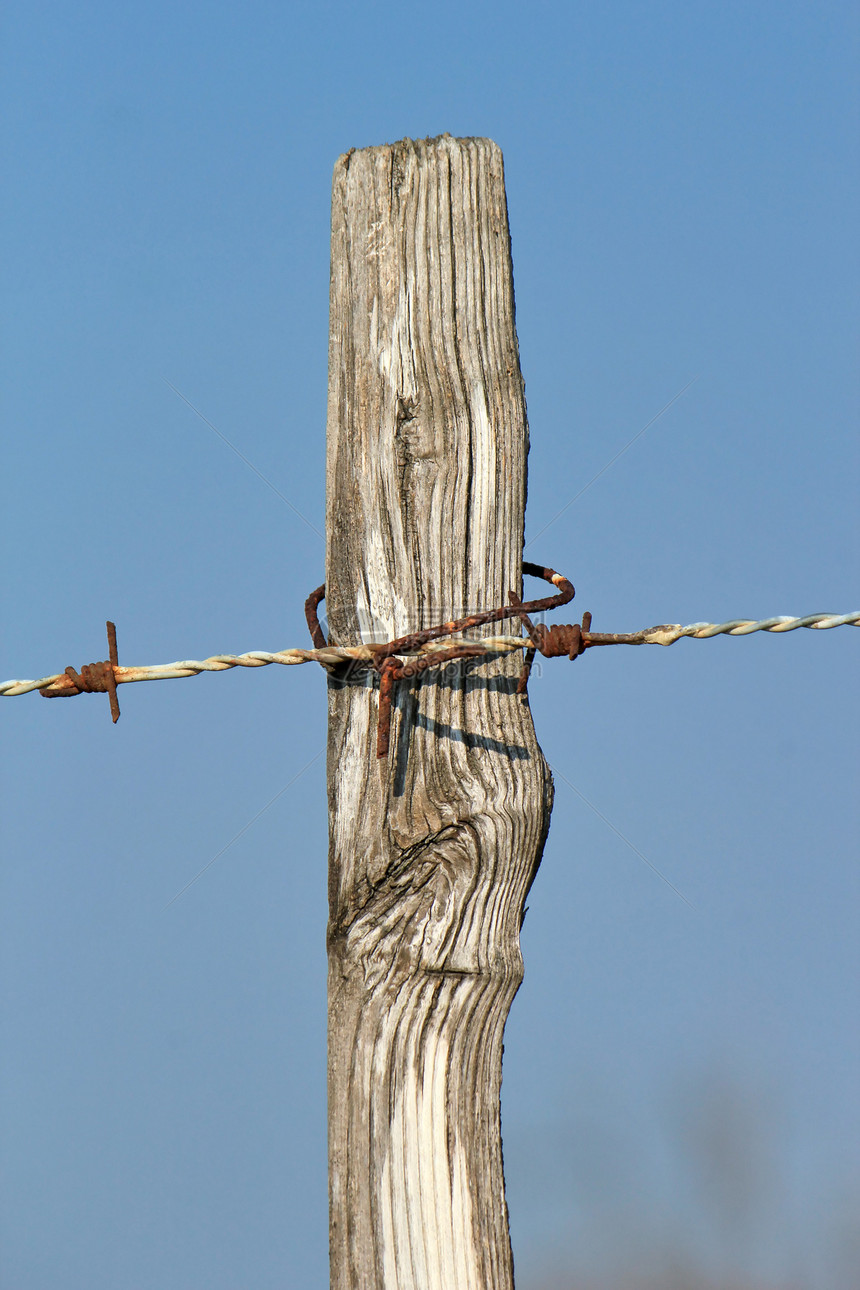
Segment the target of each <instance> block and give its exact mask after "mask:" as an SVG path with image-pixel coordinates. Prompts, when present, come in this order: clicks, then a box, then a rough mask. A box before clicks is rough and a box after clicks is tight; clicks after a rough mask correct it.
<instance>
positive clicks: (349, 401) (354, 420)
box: [326, 135, 552, 1290]
mask: <svg viewBox="0 0 860 1290" xmlns="http://www.w3.org/2000/svg"><path fill="white" fill-rule="evenodd" d="M527 451H528V430H527V425H526V414H525V401H524V396H523V382H522V377H521V374H520V368H519V356H518V349H517V339H516V331H515V327H514V295H513V280H512V271H511V259H510V241H509V234H508V221H507V209H506V202H505V190H504V176H503V166H502V156H501V153H500V151H499V149H498V148H497V147H496V145H495V144H493V143H492V142H490V141H489V140H486V139H452V138H450V137H449V136H447V135H446V136H443V137H442V138H439V139H430V140H422V141H418V142H413V141H412V140H408V139H407V140H404V141H402V142H400V143H397V144H393V145H391V146H386V147H379V148H368V149H365V150H362V151H357V152H350V153H348V154H346V155H345V156H343V157H341V158H340V159H339V161H338V162H337V165H336V166H335V172H334V184H333V199H332V273H331V339H330V353H329V404H328V461H327V545H328V550H327V571H326V584H327V600H326V606H327V612H328V619H329V629H330V634H331V639H332V640H333V641H334V642H336V643H340V644H346V643H354V642H356V641H358V640H359V639H361V640H364V641H368V640H374V639H375V640H386V639H391V638H392V637H394V636H399V635H401V634H403V633H405V632H408V631H411V630H415V629H416V628H419V627H426V626H430V625H432V624H434V623H436V622H441V621H444V620H446V619H448V618H452V617H455V616H458V615H461V614H464V613H468V612H471V611H473V610H477V609H483V608H491V607H492V606H494V605H496V604H500V603H502V601H503V600H504V599H505V597H506V596H507V592H508V590H509V588H513V589H514V590H516V591H520V590H521V576H520V563H521V557H522V541H523V522H524V508H525V496H526V456H527ZM489 630H498V629H497V628H492V629H489ZM519 666H520V661H519V658H518V657H516V656H514V657H508V658H506V659H497V660H494V661H492V662H483V661H479V662H475V663H468V664H464V663H462V662H458V663H456V664H454V665H452V666H449V668H448V669H446V671H445V672H441V671H440V672H437V671H433V670H431V671H428V672H425V673H424V674H423V676H422V677H420V678H418V679H415V680H412V681H405V680H404V681H400V682H399V683H398V685H397V692H396V700H395V707H394V713H393V726H392V751H391V755H390V756H389V757H388V758H387V759H385V760H377V759H376V757H375V755H374V743H375V730H376V711H377V703H378V687H376V686H375V685H374V684H373V681H372V680H371V679H370V678H368V676H367V675H366V674H364V675H363V676H358V677H355V678H352V679H350V678H347V679H346V680H340V681H339V680H332V681H331V682H330V685H329V747H328V792H329V820H330V867H329V897H330V921H329V929H328V949H329V1071H328V1079H329V1162H330V1221H331V1284H332V1286H333V1287H336V1288H337V1290H373V1288H375V1287H383V1286H384V1287H386V1290H412V1288H415V1290H496V1288H499V1290H502V1288H505V1287H511V1286H512V1285H513V1269H512V1260H511V1250H510V1241H509V1236H508V1223H507V1208H506V1205H505V1196H504V1177H503V1170H502V1151H501V1132H500V1120H499V1093H500V1086H501V1064H502V1037H503V1030H504V1025H505V1020H506V1018H507V1015H508V1011H509V1009H510V1005H511V1002H512V1000H513V997H514V994H515V993H516V990H517V988H518V986H519V983H520V981H521V979H522V957H521V954H520V947H519V933H520V927H521V923H522V911H523V906H524V901H525V897H526V894H527V892H528V890H529V887H530V885H531V883H532V880H533V879H534V876H535V872H536V870H537V866H538V864H539V862H540V856H541V852H542V849H543V845H544V840H545V837H546V832H547V828H548V826H549V815H550V809H551V800H552V784H551V779H550V776H549V772H548V769H547V767H546V764H545V762H544V760H543V757H542V756H541V753H540V750H539V748H538V745H537V742H536V739H535V734H534V728H533V725H532V721H531V717H530V714H529V711H528V707H527V705H526V704H525V703H524V702H523V701H522V700H521V699H518V698H517V697H516V695H515V693H514V690H515V686H516V677H517V673H518V670H519Z"/></svg>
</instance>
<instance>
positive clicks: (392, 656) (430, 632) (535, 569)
mask: <svg viewBox="0 0 860 1290" xmlns="http://www.w3.org/2000/svg"><path fill="white" fill-rule="evenodd" d="M523 573H526V574H529V575H530V576H531V577H533V578H543V579H545V581H547V582H551V583H552V584H553V586H555V587H557V588H558V590H557V592H556V594H555V595H554V596H544V597H542V598H541V599H539V600H529V601H527V602H526V603H525V604H524V603H523V602H522V601H521V600H520V598H519V596H517V594H516V592H514V591H511V592H510V593H509V594H510V598H511V602H512V603H511V604H507V605H502V606H500V607H499V608H498V609H484V610H480V611H479V612H478V613H475V614H469V615H468V616H467V617H465V618H455V619H452V620H451V621H449V622H446V623H440V624H439V625H438V626H436V627H425V628H423V629H422V630H421V631H417V632H410V633H409V634H408V635H406V636H398V637H397V638H396V639H395V640H393V641H387V642H386V643H384V644H381V645H369V646H368V647H367V648H368V649H369V650H370V651H371V654H372V661H373V667H374V669H375V671H376V672H377V673H378V674H379V713H378V717H377V727H376V755H377V757H387V756H388V750H389V745H390V740H391V703H392V698H393V694H394V683H395V681H399V680H402V679H404V678H408V677H412V676H417V674H418V673H419V672H422V671H424V670H425V668H428V667H436V666H438V665H439V664H441V663H447V662H450V661H452V660H453V659H457V658H478V657H480V656H481V655H482V654H484V653H485V650H484V648H483V646H482V644H481V642H479V641H476V642H475V643H474V644H468V643H464V644H462V645H454V646H452V647H451V648H450V649H446V650H439V651H434V652H433V653H432V654H425V655H423V656H422V657H419V658H417V659H412V660H411V661H410V662H402V661H401V660H400V659H399V658H397V655H398V654H406V653H409V652H411V651H414V650H416V649H420V648H421V647H422V646H426V645H428V644H430V642H431V641H435V640H438V639H439V638H440V637H442V636H453V635H455V634H456V633H458V632H464V631H469V630H470V629H471V628H473V627H481V626H483V625H484V624H485V623H498V622H501V621H502V620H503V619H505V618H517V617H519V618H522V619H523V621H524V622H525V623H526V626H527V628H528V630H529V634H530V636H531V639H532V641H533V643H534V648H535V649H539V650H541V653H546V647H545V644H544V642H545V641H548V640H549V638H548V637H546V636H545V635H540V631H541V628H540V627H538V628H534V627H533V626H532V624H531V621H530V619H529V618H528V614H530V613H531V614H537V613H541V612H542V611H544V610H547V609H558V608H559V607H560V606H561V605H566V604H567V603H568V602H569V601H571V600H573V598H574V596H575V595H576V591H575V589H574V586H573V583H571V582H569V581H568V579H567V578H565V577H564V575H563V574H561V573H556V571H555V570H554V569H549V568H544V567H543V566H542V565H539V564H530V563H529V562H528V561H525V562H524V563H523ZM324 597H325V584H323V585H322V586H321V587H317V588H316V590H315V591H312V592H311V594H310V595H309V596H308V598H307V600H306V601H305V617H306V619H307V623H308V629H309V631H310V634H311V639H312V641H313V643H314V645H315V646H316V648H318V649H322V648H324V646H325V644H326V639H325V636H324V635H323V631H322V628H321V627H320V622H319V615H318V612H317V611H318V608H319V605H320V602H321V601H322V600H323V598H324ZM589 621H590V616H589ZM552 630H553V631H557V630H558V629H556V628H553V629H552ZM562 630H570V629H562ZM575 630H576V631H577V632H578V631H579V628H578V627H577V628H576V629H575ZM543 631H544V633H545V631H546V629H543ZM562 652H564V653H566V652H567V651H566V650H565V651H562ZM578 652H581V650H580V651H578ZM529 654H530V655H531V658H533V657H534V649H531V650H530V651H529V653H528V654H527V656H526V663H525V664H524V666H523V671H522V674H521V676H520V681H519V684H518V686H517V693H518V694H524V693H525V691H526V684H527V682H528V675H529V671H530V669H531V658H530V657H529ZM547 657H548V658H549V657H553V655H552V654H549V653H547ZM570 657H571V658H574V657H575V655H574V654H571V655H570Z"/></svg>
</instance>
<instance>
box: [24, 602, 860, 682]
mask: <svg viewBox="0 0 860 1290" xmlns="http://www.w3.org/2000/svg"><path fill="white" fill-rule="evenodd" d="M799 627H805V628H809V629H812V630H815V631H825V630H828V629H830V628H832V627H860V610H858V611H857V612H855V613H850V614H807V615H806V617H804V618H792V617H790V616H781V617H777V618H760V619H758V620H756V619H751V618H735V619H732V620H731V621H729V622H725V623H690V624H689V625H688V626H686V627H682V626H681V625H680V624H677V623H662V624H660V625H659V626H657V627H646V628H645V629H644V630H642V631H639V632H629V633H608V632H590V631H589V632H583V633H582V639H583V643H584V645H585V646H598V645H674V644H675V642H676V641H679V640H681V639H682V638H683V637H689V638H691V639H693V640H709V639H710V638H711V637H713V636H750V635H751V634H752V633H753V632H793V631H796V630H797V628H799ZM464 639H465V638H464ZM468 643H469V647H470V650H471V649H474V657H476V658H478V657H481V656H484V655H486V656H488V657H489V656H493V655H496V654H507V653H510V652H512V651H514V650H518V649H527V648H528V647H529V644H530V642H529V639H528V637H527V636H493V637H489V638H485V639H483V640H471V639H470V640H469V642H468ZM448 650H450V640H448V641H428V642H426V643H425V644H423V645H420V646H416V647H415V648H412V649H408V648H407V649H404V650H403V651H402V653H403V654H404V655H409V656H411V657H416V656H419V657H420V656H423V657H429V656H432V655H433V654H434V653H444V652H446V651H448ZM374 658H375V652H374V648H373V646H372V645H329V646H326V647H325V648H324V649H284V650H277V651H274V652H269V651H266V650H250V651H248V652H247V653H245V654H213V655H212V656H211V657H210V658H205V659H182V660H179V661H177V662H175V663H158V664H155V665H152V666H148V667H119V666H114V668H113V673H114V679H115V683H116V684H117V685H124V684H127V683H129V682H134V681H170V680H176V679H178V678H181V677H186V676H199V675H200V673H201V672H226V671H229V670H230V669H231V668H234V667H268V666H269V665H270V664H272V663H280V664H282V665H283V666H286V667H291V666H295V665H296V664H301V663H320V664H322V666H323V667H327V668H331V667H340V666H342V665H343V664H345V663H352V664H356V665H359V666H361V665H367V666H368V667H372V666H373V662H374ZM70 673H71V674H70ZM78 680H79V678H77V677H76V675H75V674H74V670H73V669H67V671H65V672H55V673H54V674H53V675H51V676H43V677H40V678H39V679H38V680H35V681H26V680H20V681H19V680H12V681H3V682H0V697H2V698H13V697H15V696H16V695H19V694H29V693H31V692H32V691H34V690H38V691H39V692H40V693H41V694H43V695H44V696H45V697H46V698H61V697H70V696H71V695H74V694H79V693H81V690H80V688H79V686H78V684H77V681H78Z"/></svg>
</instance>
